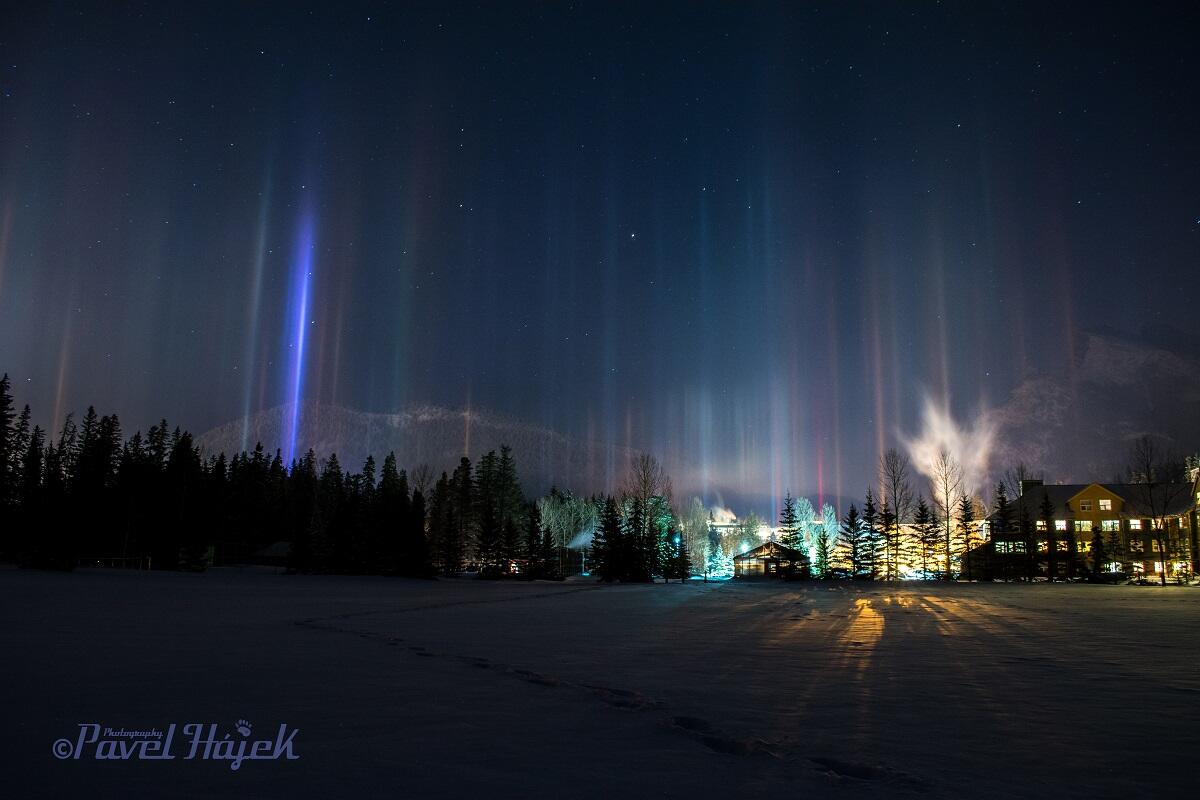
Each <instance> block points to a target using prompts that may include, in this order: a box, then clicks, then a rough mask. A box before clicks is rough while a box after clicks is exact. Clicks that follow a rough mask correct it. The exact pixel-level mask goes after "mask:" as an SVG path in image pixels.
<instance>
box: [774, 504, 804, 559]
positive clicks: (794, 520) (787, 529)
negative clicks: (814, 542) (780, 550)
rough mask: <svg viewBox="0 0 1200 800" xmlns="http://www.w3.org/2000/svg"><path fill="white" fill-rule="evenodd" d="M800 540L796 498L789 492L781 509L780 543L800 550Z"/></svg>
mask: <svg viewBox="0 0 1200 800" xmlns="http://www.w3.org/2000/svg"><path fill="white" fill-rule="evenodd" d="M799 539H800V520H799V518H798V517H797V516H796V498H794V497H792V493H791V492H788V493H787V495H786V496H785V497H784V498H783V507H782V508H781V509H779V543H780V544H782V545H783V546H784V547H790V548H792V549H793V550H799V549H800V548H801V546H802V542H800V541H799Z"/></svg>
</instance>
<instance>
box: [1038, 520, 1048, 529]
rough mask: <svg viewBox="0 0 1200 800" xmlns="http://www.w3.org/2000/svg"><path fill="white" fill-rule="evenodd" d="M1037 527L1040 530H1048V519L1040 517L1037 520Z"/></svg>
mask: <svg viewBox="0 0 1200 800" xmlns="http://www.w3.org/2000/svg"><path fill="white" fill-rule="evenodd" d="M1037 529H1038V530H1039V531H1044V530H1046V520H1044V519H1039V520H1038V521H1037Z"/></svg>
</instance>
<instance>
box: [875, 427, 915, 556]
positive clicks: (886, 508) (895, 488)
mask: <svg viewBox="0 0 1200 800" xmlns="http://www.w3.org/2000/svg"><path fill="white" fill-rule="evenodd" d="M908 477H909V462H908V456H906V455H902V454H901V453H900V451H898V450H896V449H895V448H891V449H889V450H888V451H887V452H886V453H884V454H883V455H882V456H880V458H879V480H880V491H881V492H882V508H881V514H882V516H883V517H885V518H886V519H887V520H888V522H887V524H884V525H883V526H882V527H883V531H882V533H883V539H884V566H885V571H886V577H887V579H888V580H896V579H897V578H898V577H899V574H900V552H901V550H902V549H903V547H904V542H903V541H902V539H903V538H904V534H903V527H902V526H903V523H904V520H905V519H907V518H908V514H909V511H910V510H911V509H912V487H911V486H910V485H909V480H908Z"/></svg>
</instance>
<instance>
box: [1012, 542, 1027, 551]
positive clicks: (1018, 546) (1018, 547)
mask: <svg viewBox="0 0 1200 800" xmlns="http://www.w3.org/2000/svg"><path fill="white" fill-rule="evenodd" d="M1012 551H1013V552H1014V553H1024V552H1025V543H1024V542H1013V543H1012Z"/></svg>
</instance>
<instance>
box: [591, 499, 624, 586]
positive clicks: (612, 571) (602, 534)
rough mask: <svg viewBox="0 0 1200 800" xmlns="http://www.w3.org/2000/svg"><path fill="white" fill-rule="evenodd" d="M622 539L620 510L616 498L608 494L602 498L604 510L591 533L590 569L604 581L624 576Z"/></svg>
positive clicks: (622, 530) (620, 578) (619, 578)
mask: <svg viewBox="0 0 1200 800" xmlns="http://www.w3.org/2000/svg"><path fill="white" fill-rule="evenodd" d="M623 540H624V529H623V528H622V524H621V512H620V509H619V508H618V506H617V501H616V498H614V497H612V496H611V495H610V496H609V497H606V498H605V500H604V510H603V511H602V512H601V513H600V520H599V524H598V525H597V526H596V530H595V532H594V533H593V534H592V570H591V571H592V572H594V573H596V574H597V575H599V576H600V579H601V580H603V581H604V582H605V583H611V582H613V581H616V580H623V579H624V577H625V569H626V566H625V563H624V558H623V556H624V553H625V547H624V541H623Z"/></svg>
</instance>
